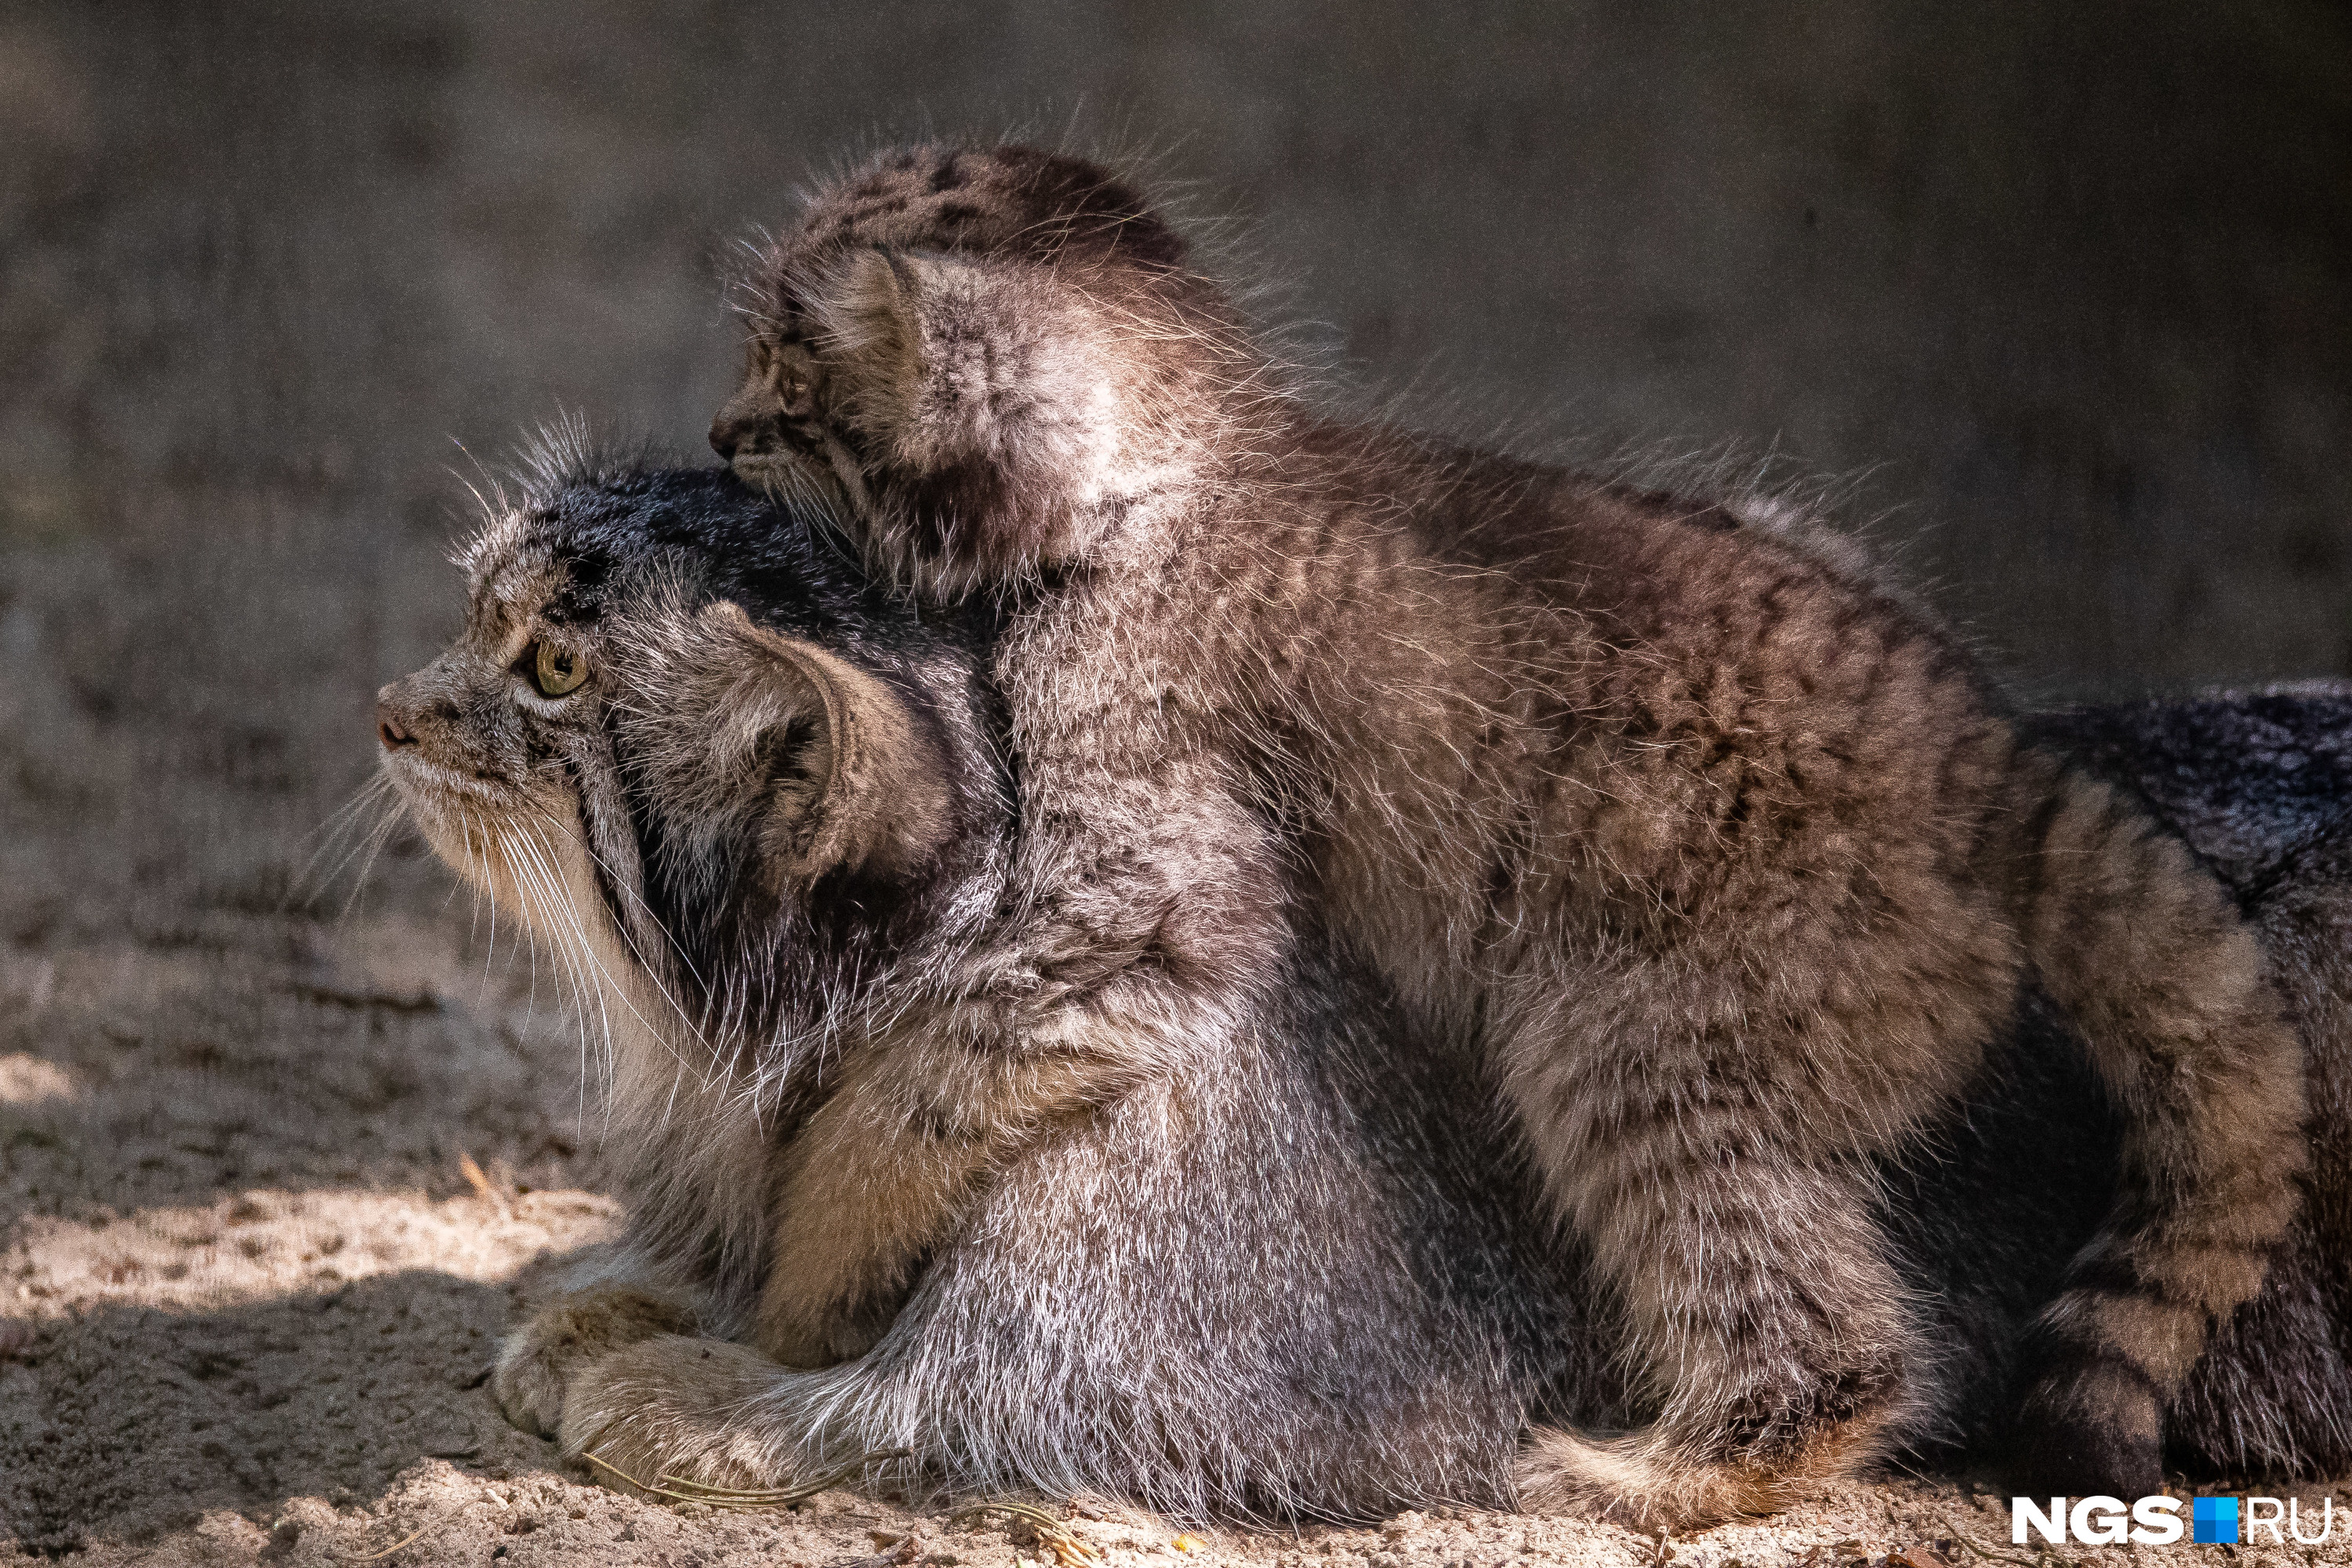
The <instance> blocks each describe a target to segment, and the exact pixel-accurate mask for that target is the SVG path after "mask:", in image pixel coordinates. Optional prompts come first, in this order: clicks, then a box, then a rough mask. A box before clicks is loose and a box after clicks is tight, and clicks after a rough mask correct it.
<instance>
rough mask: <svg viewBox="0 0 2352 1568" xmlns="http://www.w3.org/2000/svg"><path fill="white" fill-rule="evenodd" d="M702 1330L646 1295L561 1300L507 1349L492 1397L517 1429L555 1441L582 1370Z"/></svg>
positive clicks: (625, 1292) (581, 1295) (613, 1292)
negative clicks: (642, 1345)
mask: <svg viewBox="0 0 2352 1568" xmlns="http://www.w3.org/2000/svg"><path fill="white" fill-rule="evenodd" d="M694 1327H695V1324H694V1315H693V1314H692V1313H691V1312H688V1310H686V1309H684V1308H683V1307H680V1306H678V1305H677V1303H675V1302H672V1301H666V1300H662V1299H661V1298H660V1297H658V1296H653V1295H649V1294H647V1293H646V1292H645V1291H643V1290H634V1289H600V1290H577V1291H573V1292H572V1293H571V1294H569V1295H564V1296H559V1297H557V1298H556V1299H555V1300H551V1301H550V1302H548V1303H547V1304H546V1305H545V1306H543V1307H541V1309H540V1310H538V1311H537V1312H535V1313H533V1314H532V1315H531V1318H530V1321H528V1322H526V1323H525V1324H523V1326H522V1327H521V1328H520V1329H517V1330H516V1331H514V1332H513V1333H511V1334H509V1335H508V1336H507V1338H506V1342H505V1343H504V1344H502V1345H501V1346H499V1364H498V1367H497V1369H496V1370H495V1371H494V1372H492V1373H491V1374H490V1392H491V1393H492V1394H494V1395H496V1396H497V1398H498V1402H499V1409H500V1410H501V1411H503V1412H505V1413H506V1418H507V1419H508V1420H509V1422H511V1423H512V1424H513V1425H515V1426H519V1427H520V1428H522V1430H524V1431H526V1432H530V1433H535V1434H537V1435H538V1436H541V1437H552V1436H555V1435H556V1433H557V1432H558V1430H560V1429H561V1427H562V1422H563V1411H564V1404H565V1395H566V1391H567V1389H568V1388H569V1386H570V1384H571V1383H572V1379H573V1378H574V1377H575V1376H577V1375H578V1373H580V1371H581V1369H583V1367H585V1366H587V1365H588V1364H589V1363H592V1362H594V1361H597V1360H599V1359H601V1358H602V1357H604V1356H607V1355H610V1354H612V1353H613V1352H614V1351H617V1350H621V1349H624V1348H625V1347H627V1346H629V1345H633V1344H636V1343H638V1342H642V1341H645V1340H649V1339H652V1338H654V1337H655V1336H656V1335H660V1334H690V1333H692V1332H693V1331H694Z"/></svg>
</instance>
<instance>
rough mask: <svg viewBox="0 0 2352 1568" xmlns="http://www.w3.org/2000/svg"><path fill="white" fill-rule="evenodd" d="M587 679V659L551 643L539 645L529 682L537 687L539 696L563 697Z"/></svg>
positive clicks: (575, 689)
mask: <svg viewBox="0 0 2352 1568" xmlns="http://www.w3.org/2000/svg"><path fill="white" fill-rule="evenodd" d="M585 679H588V661H587V660H586V659H584V658H581V657H580V656H579V655H578V654H576V653H571V652H567V651H566V650H564V649H562V648H560V647H555V646H554V645H553V644H551V643H541V644H540V645H539V658H537V659H536V660H535V661H534V662H533V663H532V665H531V683H532V684H533V685H535V686H537V687H538V688H539V694H540V695H541V697H564V696H569V695H570V694H571V693H572V692H574V691H577V690H578V689H580V683H581V682H582V681H583V680H585Z"/></svg>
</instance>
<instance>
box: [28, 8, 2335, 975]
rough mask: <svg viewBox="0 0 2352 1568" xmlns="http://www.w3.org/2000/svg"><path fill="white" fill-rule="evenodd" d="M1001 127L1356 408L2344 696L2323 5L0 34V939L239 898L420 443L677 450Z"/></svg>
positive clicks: (719, 16)
mask: <svg viewBox="0 0 2352 1568" xmlns="http://www.w3.org/2000/svg"><path fill="white" fill-rule="evenodd" d="M1008 127H1009V128H1015V129H1021V128H1026V129H1027V130H1029V131H1031V132H1034V133H1037V134H1041V135H1043V136H1045V137H1047V138H1050V139H1055V140H1062V139H1065V138H1068V139H1071V140H1073V141H1074V142H1075V143H1076V144H1078V145H1082V146H1083V145H1088V144H1093V145H1110V146H1117V147H1129V148H1139V149H1142V150H1144V151H1147V152H1150V153H1153V154H1154V155H1155V157H1156V163H1157V167H1158V168H1159V170H1160V173H1161V174H1163V175H1164V176H1166V177H1168V178H1171V179H1173V180H1176V181H1180V182H1183V183H1185V184H1187V186H1188V188H1189V189H1190V191H1191V193H1192V197H1191V199H1192V203H1193V204H1194V205H1195V206H1196V207H1197V208H1199V209H1200V210H1201V211H1202V212H1204V213H1206V214H1208V215H1211V216H1215V217H1218V218H1221V219H1229V220H1233V222H1234V226H1237V227H1238V228H1239V230H1240V232H1241V233H1242V234H1243V236H1244V240H1243V243H1242V245H1241V247H1240V252H1241V254H1242V256H1243V257H1244V258H1245V260H1244V263H1243V268H1244V271H1245V272H1246V274H1247V275H1248V276H1249V278H1250V279H1253V280H1255V281H1259V282H1271V283H1274V284H1276V285H1278V286H1280V287H1281V288H1282V289H1285V290H1286V295H1287V298H1288V300H1289V301H1290V308H1291V309H1292V310H1293V311H1294V313H1296V314H1297V315H1298V316H1301V317H1303V318H1305V319H1307V320H1308V321H1313V322H1315V323H1318V325H1317V326H1316V327H1315V329H1314V334H1315V336H1316V337H1317V339H1318V342H1321V343H1322V344H1323V345H1324V347H1325V348H1326V349H1327V350H1328V352H1329V353H1332V354H1333V355H1334V356H1336V358H1337V360H1338V362H1339V363H1340V364H1341V365H1342V366H1343V367H1344V369H1345V374H1346V376H1347V378H1348V379H1349V381H1351V382H1352V383H1353V384H1355V385H1356V386H1357V387H1359V388H1360V389H1362V390H1363V391H1365V392H1367V393H1369V394H1371V395H1382V394H1388V393H1396V394H1399V395H1400V396H1401V405H1402V408H1403V409H1404V410H1405V411H1406V412H1407V414H1408V415H1409V416H1412V417H1416V418H1419V419H1421V420H1423V421H1424V422H1427V423H1432V424H1436V425H1441V426H1450V427H1453V428H1455V429H1459V430H1463V431H1466V432H1468V433H1471V434H1474V435H1475V434H1480V433H1482V432H1490V431H1494V430H1497V429H1505V428H1507V429H1510V430H1512V431H1514V432H1517V438H1518V439H1520V440H1521V441H1522V442H1523V443H1527V444H1532V445H1536V446H1564V447H1577V448H1580V449H1584V450H1588V451H1610V450H1614V449H1616V448H1617V447H1620V446H1622V445H1623V444H1626V443H1631V444H1633V445H1635V446H1637V447H1642V448H1643V449H1648V450H1655V451H1666V452H1690V453H1697V454H1703V455H1704V454H1713V453H1718V452H1721V451H1725V450H1732V451H1736V452H1739V453H1744V454H1748V455H1749V456H1751V457H1760V456H1770V457H1772V458H1775V459H1776V461H1777V462H1778V464H1779V466H1780V471H1781V472H1783V473H1785V474H1788V475H1792V476H1796V475H1807V474H1817V475H1828V476H1844V477H1851V476H1859V478H1858V479H1856V480H1855V482H1854V483H1853V485H1852V486H1851V487H1850V489H1851V490H1852V494H1851V496H1850V498H1849V500H1848V501H1847V503H1846V505H1847V509H1848V510H1849V512H1850V514H1851V516H1852V517H1853V520H1854V521H1856V522H1858V523H1870V524H1871V525H1872V526H1874V527H1875V529H1876V531H1877V532H1878V534H1879V535H1880V537H1882V538H1883V539H1885V540H1886V541H1888V542H1890V543H1891V544H1893V545H1895V546H1896V547H1897V548H1899V549H1900V550H1901V552H1902V553H1903V554H1904V555H1905V556H1906V559H1907V560H1908V561H1909V562H1910V563H1911V565H1912V568H1913V570H1914V571H1915V572H1916V574H1919V575H1920V576H1921V577H1922V578H1923V579H1925V580H1926V581H1927V583H1928V584H1929V585H1930V588H1931V591H1932V592H1933V594H1934V595H1936V596H1937V598H1938V600H1939V601H1940V602H1941V603H1942V604H1943V605H1945V606H1946V607H1947V608H1948V609H1949V610H1950V612H1951V613H1952V614H1953V615H1955V616H1958V618H1959V619H1961V620H1962V621H1963V622H1964V623H1966V624H1967V625H1968V626H1970V627H1972V628H1973V629H1974V630H1975V631H1977V632H1978V633H1979V634H1980V635H1981V637H1983V639H1984V640H1985V641H1986V643H1987V644H1988V646H1989V647H1990V648H1992V649H1993V650H1994V652H1995V654H1996V657H1997V658H1999V659H2000V661H2001V663H2002V666H2003V668H2006V669H2007V670H2008V672H2009V673H2010V675H2011V679H2013V680H2014V681H2015V683H2016V685H2017V686H2018V688H2019V689H2021V691H2022V692H2023V693H2025V694H2026V695H2027V696H2028V697H2029V698H2031V699H2032V700H2059V699H2065V698H2070V697H2076V696H2083V695H2126V694H2134V693H2138V692H2142V691H2177V690H2184V689H2193V688H2196V687H2198V686H2200V685H2207V684H2212V683H2220V682H2232V683H2248V682H2256V681H2269V680H2274V679H2285V678H2293V677H2300V676H2315V675H2329V674H2337V675H2340V674H2345V673H2347V672H2352V460H2347V459H2352V13H2347V10H2346V9H2345V8H2344V7H2343V6H2341V5H2332V4H2330V5H2323V4H2316V3H2311V0H2264V3H2262V4H2240V3H2233V0H2223V3H2221V4H2213V3H2210V0H2200V3H2197V4H2188V3H2172V0H2166V3H2160V4H2159V3H2144V4H2122V3H2111V0H2069V3H2068V4H2065V5H2049V4H2047V3H2046V0H1986V3H1980V4H1976V5H1966V6H1959V5H1928V4H1911V5H1864V4H1860V3H1858V0H1854V3H1849V0H1821V3H1816V4H1804V5H1762V6H1753V7H1732V6H1696V5H1689V6H1685V5H1625V4H1568V3H1563V0H1548V3H1545V4H1527V5H1454V6H1444V7H1438V6H1423V5H1405V4H1391V3H1387V0H1377V3H1376V0H1344V3H1339V0H1334V3H1329V4H1318V3H1314V0H1289V3H1281V0H1249V3H1239V0H1232V3H1226V0H1211V3H1207V4H1196V5H1174V4H1167V3H1164V0H1162V3H1153V4H1132V3H1112V4H1096V5H1053V4H1026V5H1008V4H992V3H987V0H965V3H962V4H955V5H897V4H888V3H869V4H864V5H748V4H737V3H730V0H706V3H703V4H678V5H656V4H652V3H650V0H646V3H631V0H588V3H579V0H573V3H566V4H561V5H558V4H532V3H527V0H504V3H500V4H487V3H486V4H478V5H457V4H448V3H433V0H417V3H413V4H395V5H365V4H352V5H334V6H323V5H284V6H275V5H268V4H240V5H219V6H205V5H136V4H129V3H122V4H109V5H85V4H78V3H58V4H47V5H44V4H30V5H27V4H26V3H24V0H16V3H14V4H10V5H6V6H5V9H0V148H5V153H0V363H5V376H0V672H5V679H0V811H5V813H6V814H7V816H9V817H10V818H11V819H12V821H13V822H14V823H15V824H16V825H18V826H23V827H28V828H30V829H31V830H32V831H31V832H16V833H8V834H0V838H6V839H9V840H10V841H11V844H12V846H13V847H8V848H0V854H5V855H7V856H9V857H10V858H9V862H8V864H7V866H6V868H5V869H6V871H7V874H8V876H9V878H10V879H11V880H12V882H13V885H14V890H13V891H12V892H11V893H10V894H9V895H8V897H9V898H10V899H11V900H13V904H14V905H15V907H16V908H18V909H19V910H22V909H23V908H26V907H38V908H44V909H50V910H58V909H69V908H76V907H81V906H84V905H87V904H88V902H89V900H91V899H92V898H95V897H97V896H99V894H100V891H102V890H105V889H114V890H121V889H149V891H148V892H146V893H142V894H140V895H138V896H139V897H141V898H152V897H161V896H163V893H164V892H166V891H169V890H171V889H179V890H180V891H183V892H189V893H191V894H192V896H200V897H203V898H212V899H218V898H229V899H232V900H234V899H247V900H261V899H263V898H264V896H265V895H267V894H268V892H269V889H271V888H273V887H276V886H278V885H279V884H280V883H282V881H283V880H284V878H285V875H286V873H287V870H288V868H289V865H290V864H292V863H293V862H294V861H296V860H299V854H298V853H297V846H298V841H299V838H300V836H301V834H303V833H304V832H305V831H307V830H308V829H310V828H311V827H313V826H315V825H317V824H318V823H319V822H320V820H321V819H322V818H323V817H324V816H326V815H327V813H328V812H329V811H330V810H331V807H332V805H334V804H335V803H336V802H337V801H338V800H339V799H340V798H341V797H342V796H343V795H345V794H347V793H348V791H349V790H350V789H351V788H352V786H353V785H354V784H356V783H357V782H358V781H359V780H360V779H361V778H362V777H363V776H364V775H365V773H366V771H367V770H368V768H369V767H370V766H371V763H372V755H373V751H372V739H371V735H370V726H369V722H368V707H369V700H370V694H371V693H372V691H373V689H374V687H375V686H376V685H377V684H378V683H379V682H381V681H383V680H384V679H388V678H390V677H392V676H394V675H396V674H398V673H400V672H402V671H404V670H405V669H407V668H411V667H413V666H414V665H415V664H416V663H418V662H421V661H422V660H423V659H425V658H427V657H428V656H429V655H430V653H431V651H432V649H433V648H434V647H435V646H436V643H437V642H438V641H439V640H440V639H441V638H442V637H445V636H446V634H447V632H448V631H449V630H450V629H451V628H452V627H453V626H454V625H455V624H456V621H457V582H456V579H455V576H454V574H453V573H452V572H451V571H450V570H449V569H448V567H447V566H446V563H445V561H444V553H445V552H446V548H447V546H448V544H449V542H450V541H451V539H452V538H453V536H455V535H456V534H457V533H459V532H461V531H463V529H464V528H465V526H466V522H467V502H466V495H465V488H464V484H463V482H462V480H463V479H466V478H470V477H476V469H475V467H474V464H475V459H476V458H480V459H481V460H482V461H484V462H486V463H489V464H491V465H493V466H494V465H495V464H496V463H497V462H498V461H499V460H500V458H503V457H504V456H506V455H507V454H509V452H510V451H511V450H512V448H513V446H514V444H515V442H516V440H517V438H518V437H519V435H520V433H521V432H522V431H524V430H525V429H526V428H527V427H528V426H531V425H533V424H535V423H537V422H539V421H541V420H544V419H547V418H550V417H551V416H555V415H557V414H559V413H560V412H563V411H567V410H568V411H574V412H578V413H582V414H584V415H586V416H589V417H590V418H591V419H592V420H593V421H594V422H596V423H597V424H599V425H600V426H605V427H607V428H610V429H614V430H617V431H621V432H625V433H629V434H633V435H639V436H650V437H656V438H657V439H660V440H664V441H667V442H669V443H671V444H674V445H675V446H676V447H677V448H678V449H679V450H680V451H681V452H682V453H684V454H686V455H688V457H689V458H692V459H693V460H697V461H702V460H708V454H707V451H706V450H705V449H704V447H702V443H701V433H702V430H703V428H704V426H705V422H706V420H707V418H708V416H709V412H710V410H711V409H712V408H713V407H714V406H715V405H716V404H717V403H718V401H719V398H720V397H721V395H722V394H723V392H724V391H725V389H726V387H727V385H728V384H729V382H730V377H731V375H732V374H733V370H734V365H735V354H734V347H733V342H734V331H733V328H732V325H731V323H730V320H729V318H728V315H727V313H726V311H725V310H724V309H723V307H722V305H721V302H720V291H719V283H718V278H719V268H720V266H721V264H722V261H723V258H724V257H725V255H726V252H727V250H728V247H730V244H731V243H732V242H734V241H735V240H736V239H738V238H740V237H742V236H744V235H745V234H746V233H747V232H748V231H750V230H751V228H752V227H753V226H757V225H760V224H763V223H765V224H774V223H778V222H781V221H783V220H785V219H786V218H787V217H788V216H789V215H790V214H791V212H792V200H791V193H792V191H793V187H794V186H795V185H796V184H798V183H800V182H802V181H803V180H804V179H806V178H807V177H808V176H809V175H810V174H811V173H812V172H813V171H817V172H821V171H822V170H824V168H826V167H828V166H829V165H831V164H832V163H835V161H836V160H838V159H839V158H840V157H841V156H842V155H844V154H845V153H847V152H851V151H854V150H856V149H857V148H859V147H861V146H865V145H870V144H872V143H873V142H876V141H877V140H879V139H887V138H891V137H896V136H901V135H905V134H908V133H910V132H923V131H926V130H930V131H937V132H960V131H971V130H979V131H983V132H993V131H997V130H1001V129H1004V128H1008ZM36 841H39V842H38V843H36ZM43 846H46V847H43ZM433 886H435V887H436V888H437V886H438V884H437V883H436V884H433ZM43 900H47V902H46V903H45V902H43ZM46 918H47V917H41V918H35V917H32V916H20V917H18V919H19V925H20V926H21V927H22V928H23V929H24V930H27V931H38V930H46V929H47V928H46V927H44V926H43V925H42V923H41V921H42V919H46ZM26 921H29V922H30V923H29V924H26Z"/></svg>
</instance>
